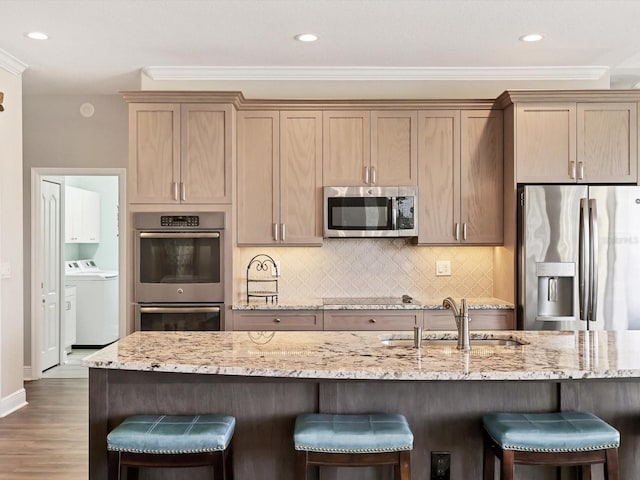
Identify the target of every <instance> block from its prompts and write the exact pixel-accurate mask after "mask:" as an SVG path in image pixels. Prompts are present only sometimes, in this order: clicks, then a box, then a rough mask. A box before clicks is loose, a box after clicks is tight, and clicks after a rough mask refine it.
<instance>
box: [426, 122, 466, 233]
mask: <svg viewBox="0 0 640 480" xmlns="http://www.w3.org/2000/svg"><path fill="white" fill-rule="evenodd" d="M418 117H419V120H418V121H419V124H418V130H419V132H420V133H419V143H418V152H419V161H418V167H419V171H418V190H419V192H420V196H419V198H418V201H419V205H418V207H419V211H418V242H419V243H435V244H446V243H458V242H459V235H460V234H459V231H458V232H457V238H456V225H458V228H459V225H460V111H458V110H433V111H421V112H419V114H418Z"/></svg>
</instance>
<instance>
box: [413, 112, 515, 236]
mask: <svg viewBox="0 0 640 480" xmlns="http://www.w3.org/2000/svg"><path fill="white" fill-rule="evenodd" d="M418 118H419V135H418V137H419V142H418V169H419V170H418V172H419V173H418V187H419V190H420V199H419V201H420V206H419V223H418V225H419V232H418V243H420V244H453V245H456V244H488V245H498V244H501V243H502V241H503V232H502V202H503V201H502V191H503V152H502V140H503V133H502V111H499V110H463V111H458V110H433V111H421V112H419V114H418Z"/></svg>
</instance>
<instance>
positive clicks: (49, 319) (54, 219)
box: [40, 180, 61, 371]
mask: <svg viewBox="0 0 640 480" xmlns="http://www.w3.org/2000/svg"><path fill="white" fill-rule="evenodd" d="M40 193H41V195H40V215H41V224H40V226H41V232H42V255H41V258H42V265H41V267H42V268H41V273H42V277H41V278H42V312H41V321H42V351H41V356H42V358H41V364H40V367H41V368H42V370H43V371H44V370H46V369H47V368H50V367H53V366H55V365H58V363H59V359H60V265H61V262H60V210H61V207H60V185H59V184H57V183H51V182H48V181H46V180H42V181H41V183H40Z"/></svg>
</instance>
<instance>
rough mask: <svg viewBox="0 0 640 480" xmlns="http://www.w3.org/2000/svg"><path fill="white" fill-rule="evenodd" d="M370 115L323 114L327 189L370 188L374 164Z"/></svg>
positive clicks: (324, 181) (324, 165) (342, 112)
mask: <svg viewBox="0 0 640 480" xmlns="http://www.w3.org/2000/svg"><path fill="white" fill-rule="evenodd" d="M370 118H371V117H370V113H369V112H368V111H367V112H365V111H346V112H345V111H337V112H334V111H325V112H324V113H323V137H322V147H323V148H322V177H323V185H326V186H332V187H333V186H362V185H368V181H369V180H370V175H369V173H370V172H369V173H367V172H368V171H369V170H368V169H369V163H370V161H371V154H370V152H371V132H370Z"/></svg>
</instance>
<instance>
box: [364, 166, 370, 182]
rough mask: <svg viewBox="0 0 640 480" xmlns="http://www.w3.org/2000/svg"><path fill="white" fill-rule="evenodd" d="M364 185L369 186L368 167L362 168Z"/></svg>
mask: <svg viewBox="0 0 640 480" xmlns="http://www.w3.org/2000/svg"><path fill="white" fill-rule="evenodd" d="M364 183H366V184H367V185H369V167H364Z"/></svg>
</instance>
